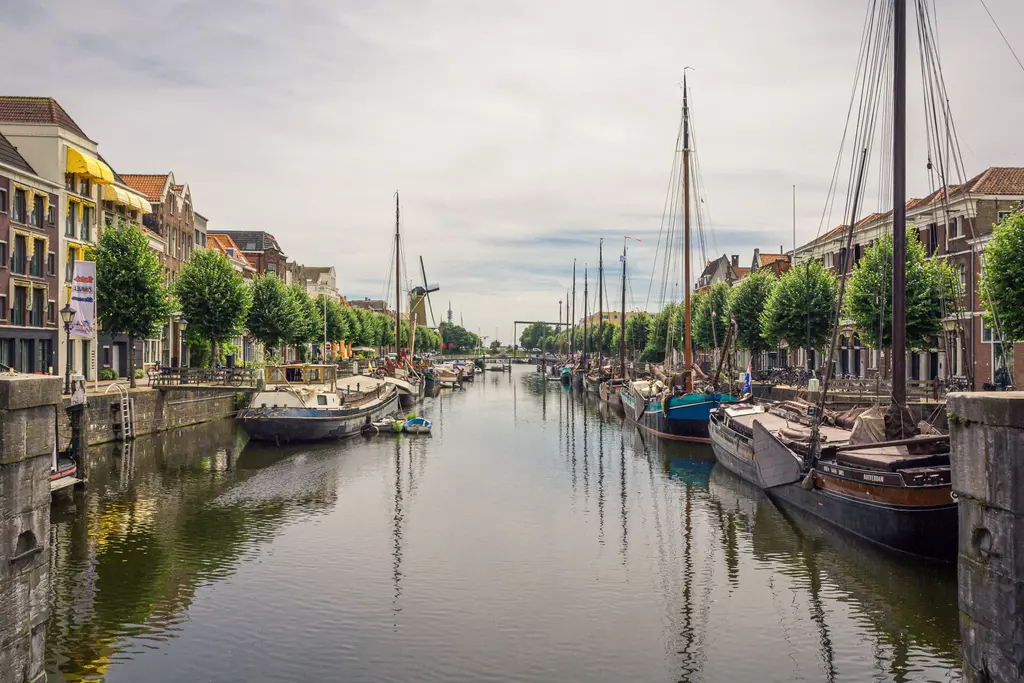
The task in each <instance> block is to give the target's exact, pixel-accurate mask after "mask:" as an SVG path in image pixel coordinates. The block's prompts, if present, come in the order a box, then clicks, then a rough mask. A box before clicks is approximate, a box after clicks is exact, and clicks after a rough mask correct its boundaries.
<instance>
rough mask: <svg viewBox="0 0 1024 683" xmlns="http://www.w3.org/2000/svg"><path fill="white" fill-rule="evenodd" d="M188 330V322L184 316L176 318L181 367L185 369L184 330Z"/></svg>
mask: <svg viewBox="0 0 1024 683" xmlns="http://www.w3.org/2000/svg"><path fill="white" fill-rule="evenodd" d="M187 328H188V321H187V320H185V316H181V317H180V318H178V336H179V337H181V340H180V341H181V363H179V365H180V366H181V367H183V368H184V367H185V330H186V329H187Z"/></svg>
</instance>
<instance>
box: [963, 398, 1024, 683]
mask: <svg viewBox="0 0 1024 683" xmlns="http://www.w3.org/2000/svg"><path fill="white" fill-rule="evenodd" d="M948 411H949V412H948V418H949V426H950V436H951V441H952V449H953V451H952V452H953V490H954V491H955V493H956V494H957V495H958V496H959V502H960V506H959V507H960V552H959V559H958V576H959V579H958V584H959V605H960V634H961V639H962V645H961V648H962V653H963V668H964V678H965V680H967V681H969V682H971V683H1009V682H1010V681H1020V680H1024V392H1011V393H1001V392H1000V393H973V394H952V395H950V397H949V402H948Z"/></svg>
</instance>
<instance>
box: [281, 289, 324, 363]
mask: <svg viewBox="0 0 1024 683" xmlns="http://www.w3.org/2000/svg"><path fill="white" fill-rule="evenodd" d="M288 296H289V298H290V299H291V300H292V301H293V303H294V306H295V309H296V310H297V311H298V314H299V315H298V318H297V320H296V324H295V327H294V328H293V329H292V334H291V336H290V337H288V338H286V339H285V341H286V342H287V343H288V344H293V345H296V346H298V347H299V355H300V358H302V359H303V360H306V359H308V348H307V344H311V343H313V342H316V341H317V340H323V338H324V321H323V313H321V309H320V308H319V307H318V306H317V305H316V301H314V300H313V298H312V297H310V296H309V294H307V293H306V290H305V289H304V288H303V287H302V286H301V285H299V284H297V283H292V284H290V285H288Z"/></svg>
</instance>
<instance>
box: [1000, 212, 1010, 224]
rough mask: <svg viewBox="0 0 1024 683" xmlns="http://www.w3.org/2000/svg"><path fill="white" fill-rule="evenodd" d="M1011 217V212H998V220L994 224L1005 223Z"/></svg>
mask: <svg viewBox="0 0 1024 683" xmlns="http://www.w3.org/2000/svg"><path fill="white" fill-rule="evenodd" d="M1012 215H1013V211H1000V212H999V218H998V220H996V222H997V223H1002V222H1003V221H1005V220H1006V219H1007V218H1009V217H1010V216H1012Z"/></svg>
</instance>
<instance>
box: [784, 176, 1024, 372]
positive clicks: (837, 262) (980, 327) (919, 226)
mask: <svg viewBox="0 0 1024 683" xmlns="http://www.w3.org/2000/svg"><path fill="white" fill-rule="evenodd" d="M947 193H948V195H947ZM947 197H948V199H947ZM1022 202H1024V168H999V167H992V168H989V169H987V170H985V171H983V172H981V173H979V174H978V175H976V176H975V177H973V178H971V179H970V180H968V181H967V182H966V183H964V184H963V185H952V186H950V187H948V188H945V189H942V188H940V189H938V190H936V191H935V192H933V193H932V194H930V195H928V196H927V197H925V198H923V199H911V200H910V201H908V202H907V225H908V226H911V225H913V226H914V227H915V228H916V231H917V236H918V239H919V240H920V241H921V243H922V244H923V245H924V250H925V256H926V257H927V258H928V259H941V260H944V261H946V262H947V263H949V264H950V265H951V266H952V267H953V268H954V270H955V271H956V273H957V279H956V282H955V286H956V288H957V290H958V296H959V299H960V307H961V309H962V310H963V313H962V314H961V315H960V316H959V320H958V316H957V315H956V314H955V312H954V311H953V310H952V309H953V306H952V305H950V306H949V309H950V310H949V311H948V314H947V315H946V318H945V319H944V320H943V334H942V335H940V336H939V337H936V338H935V339H934V341H933V344H932V346H931V347H930V348H928V349H926V350H924V351H923V352H921V353H915V352H909V353H908V361H907V375H908V377H909V378H910V379H936V378H941V377H947V376H952V377H961V378H965V377H966V375H967V369H968V367H970V368H971V369H972V370H973V372H972V375H973V379H974V385H975V386H974V387H973V388H974V389H981V388H982V385H984V384H985V383H988V382H993V381H994V380H995V375H996V371H997V369H998V368H999V367H1000V366H1001V365H1002V364H1003V363H1004V362H1005V363H1006V365H1007V369H1008V371H1009V372H1010V373H1011V376H1012V373H1013V363H1012V359H1011V358H1010V356H1012V348H1008V347H1009V346H1010V345H1009V344H1007V345H1006V347H1004V344H1003V343H1002V342H1001V340H1000V339H999V338H998V335H997V334H996V333H995V332H994V331H993V330H992V329H991V328H990V327H989V326H988V325H986V324H985V323H984V321H983V319H982V292H981V287H980V279H981V272H982V252H983V250H984V247H985V243H986V242H987V241H988V239H989V237H990V236H991V234H992V226H993V225H994V224H995V223H997V222H999V221H1000V220H1002V219H1003V218H1005V217H1007V216H1009V215H1010V214H1011V213H1013V212H1014V211H1019V210H1021V206H1022ZM891 232H892V212H891V211H889V212H887V213H874V214H871V215H870V216H867V217H866V218H862V219H861V220H860V221H858V222H857V224H856V225H855V226H854V233H853V245H852V252H851V253H850V254H849V256H850V257H852V259H853V263H852V264H851V268H852V267H853V266H854V265H856V264H857V263H858V262H859V261H860V259H861V257H862V256H863V255H864V253H865V252H866V251H867V250H868V249H869V248H871V247H872V246H873V245H874V244H876V243H877V242H878V241H879V240H880V239H881V237H882V236H883V235H886V234H891ZM845 236H846V231H845V228H844V227H843V226H840V227H837V228H835V229H833V230H831V231H829V232H827V233H825V234H824V235H822V236H820V237H818V238H817V239H815V240H813V241H811V242H808V243H807V244H804V245H802V246H800V247H798V248H797V250H796V259H795V263H796V266H797V267H799V265H800V263H801V262H806V261H807V260H808V259H817V260H821V261H822V263H823V264H824V265H825V267H826V268H829V269H832V270H834V271H836V272H843V271H844V261H845V259H846V258H847V256H848V255H847V251H846V247H845V242H844V240H845ZM1018 346H1020V345H1018ZM947 349H952V351H951V352H947ZM1021 352H1022V353H1024V350H1022V351H1021ZM798 355H799V357H798V358H797V359H796V363H798V364H802V362H803V358H802V356H803V352H802V351H800V352H799V353H798ZM837 355H838V360H837V365H836V371H837V372H840V373H850V374H853V375H857V376H861V377H867V376H873V375H874V374H876V373H877V372H878V368H879V362H880V354H879V353H878V350H877V349H869V348H868V347H867V346H866V345H865V344H863V343H862V342H861V341H860V338H859V337H858V335H857V334H856V333H855V331H854V330H853V329H852V327H850V326H847V329H846V330H844V335H843V337H842V339H841V340H840V348H839V349H838V354H837ZM1020 381H1024V378H1021V379H1020Z"/></svg>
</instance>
